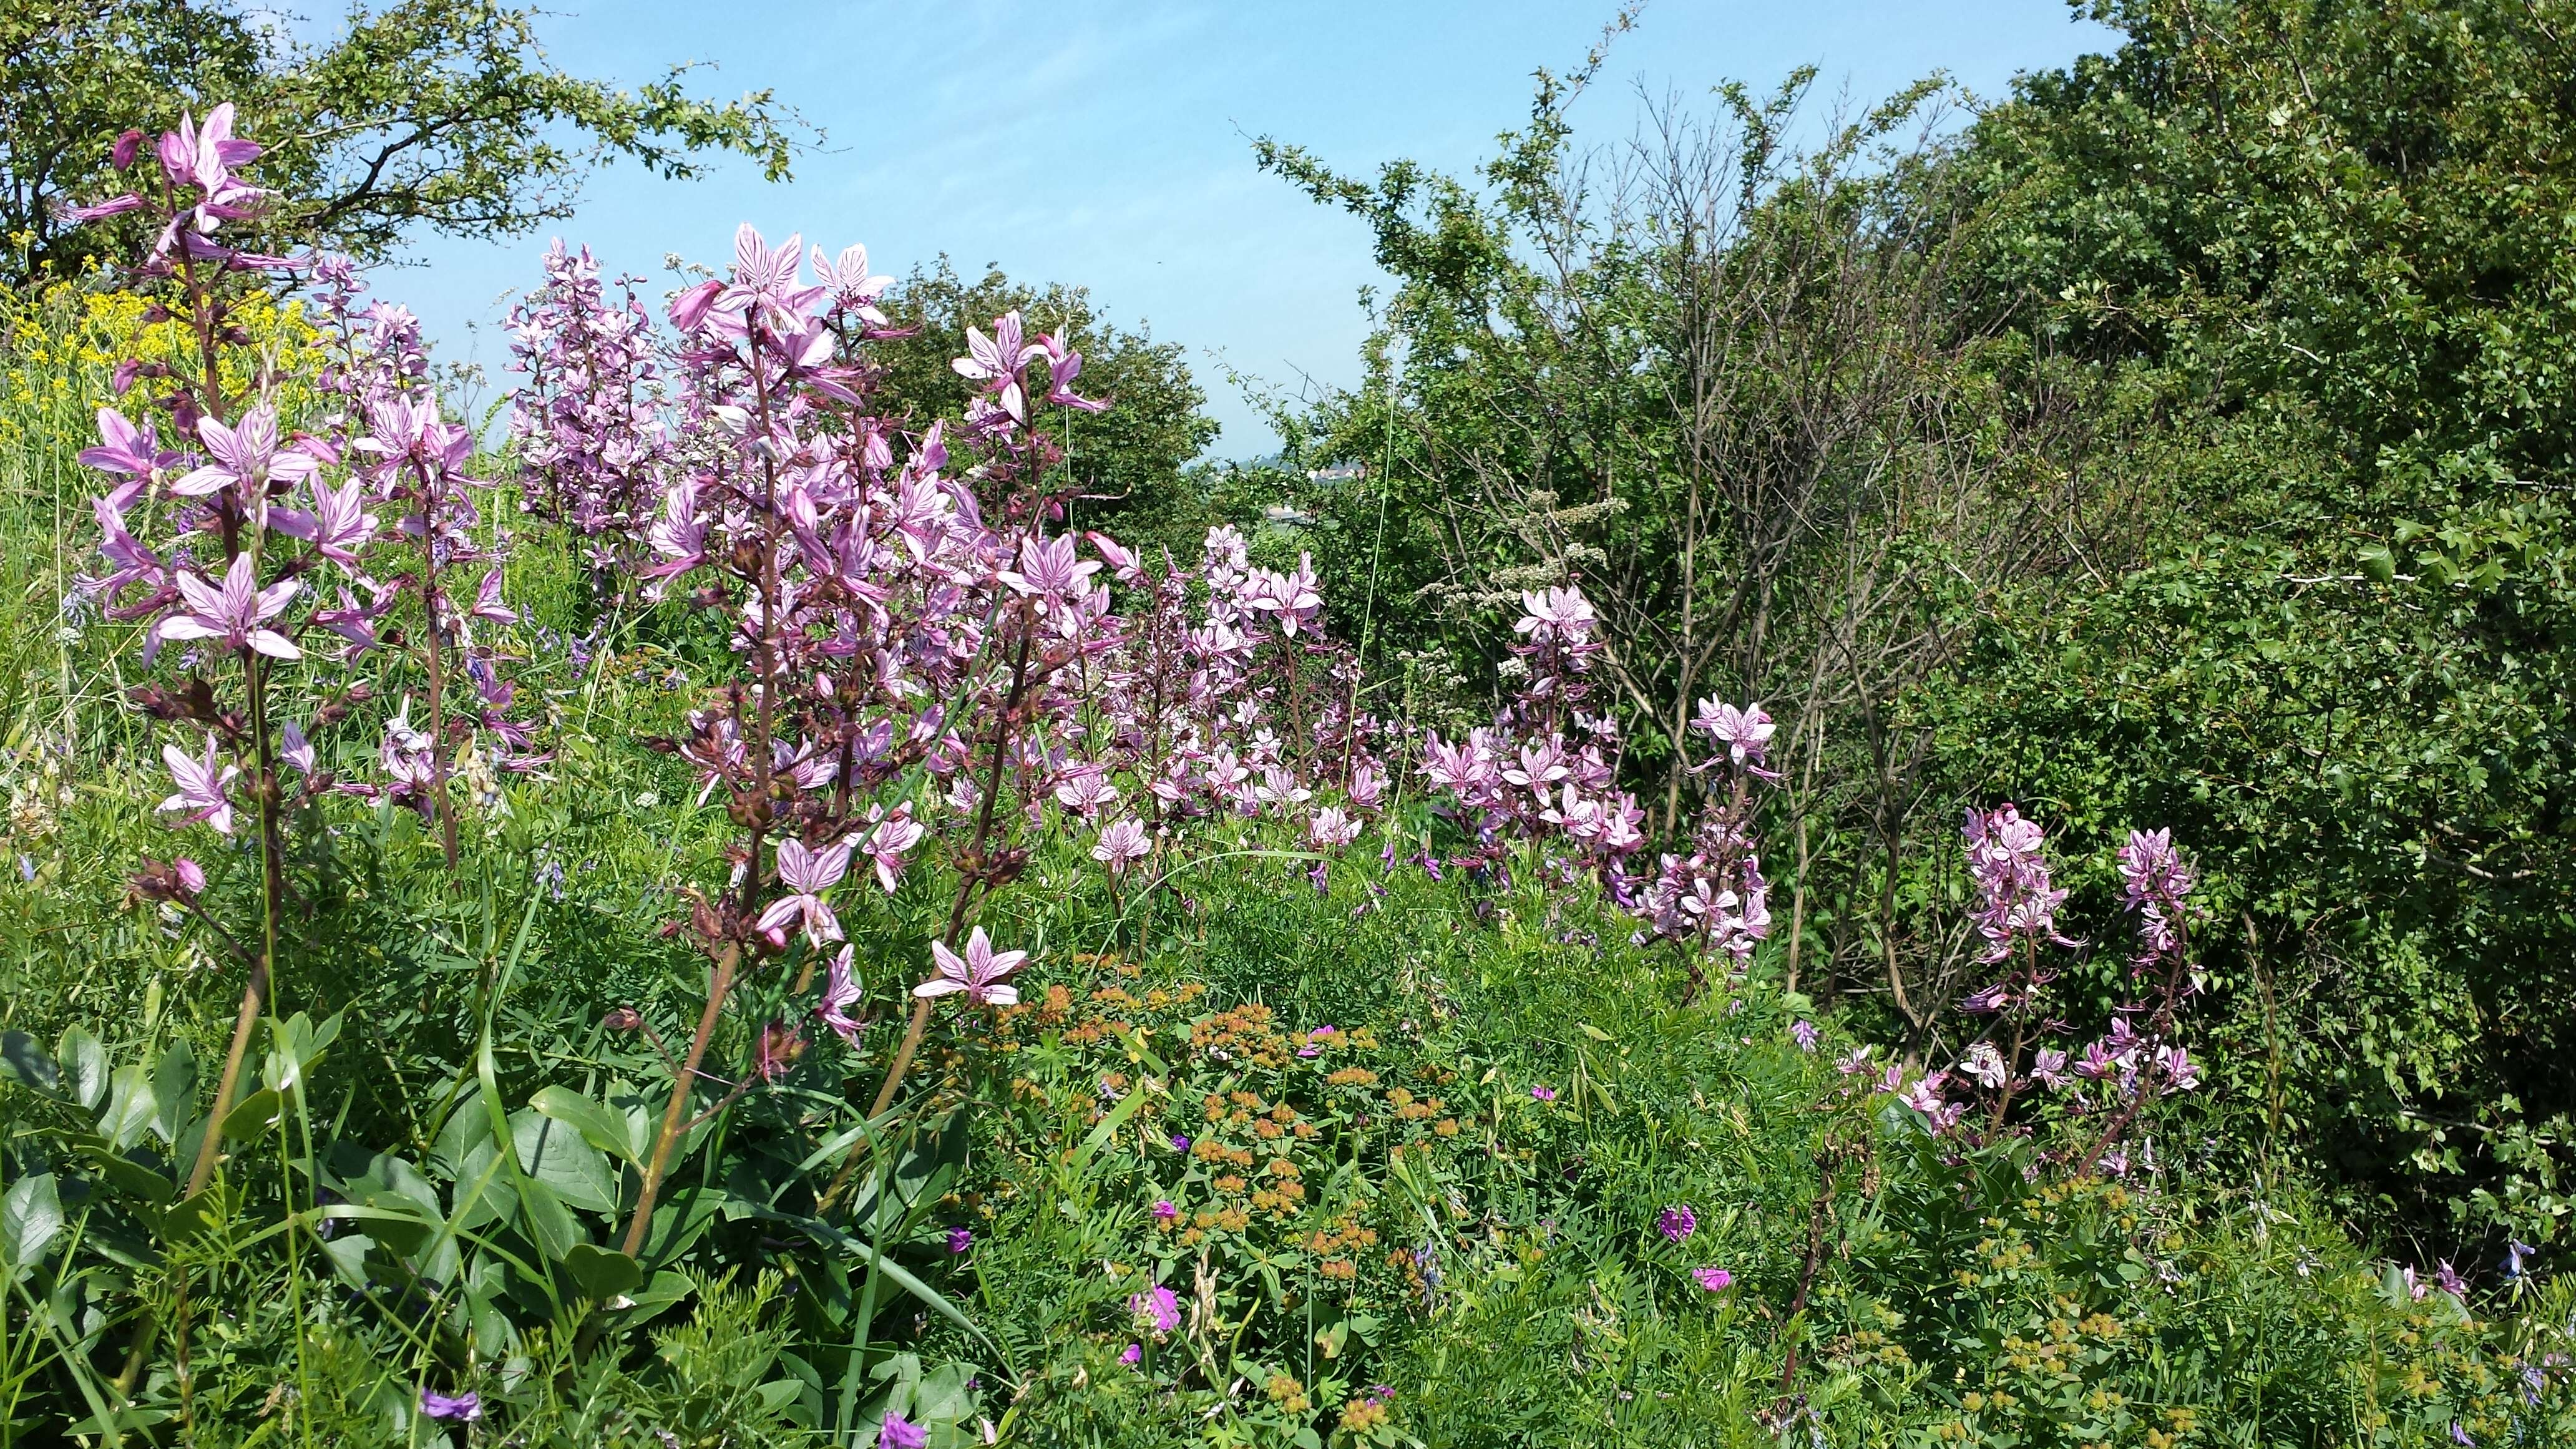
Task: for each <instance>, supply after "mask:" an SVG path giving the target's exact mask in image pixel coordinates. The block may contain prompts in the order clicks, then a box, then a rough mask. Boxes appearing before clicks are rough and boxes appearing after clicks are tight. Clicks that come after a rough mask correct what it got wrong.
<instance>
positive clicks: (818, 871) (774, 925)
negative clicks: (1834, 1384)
mask: <svg viewBox="0 0 2576 1449" xmlns="http://www.w3.org/2000/svg"><path fill="white" fill-rule="evenodd" d="M777 865H778V880H779V883H780V884H781V885H784V886H786V887H787V888H788V889H789V890H790V891H793V892H795V894H793V895H790V896H787V897H785V898H784V899H782V900H778V901H774V902H772V903H771V904H770V907H769V909H768V910H765V911H763V912H761V913H760V921H759V928H760V929H761V930H762V931H763V932H765V933H766V934H767V935H768V937H769V939H770V940H771V941H772V942H774V943H779V944H784V943H785V942H786V939H787V927H788V926H790V925H791V924H795V923H798V922H801V923H803V925H804V928H805V939H806V940H807V941H809V942H811V943H812V944H814V945H817V946H819V945H821V944H822V943H823V942H825V941H837V940H840V939H841V922H840V919H839V918H838V917H836V916H834V915H833V914H832V908H831V907H830V906H828V905H825V904H824V903H823V895H822V893H823V892H825V891H827V890H830V889H831V888H832V887H834V886H836V885H839V884H840V883H841V877H842V876H843V875H845V874H847V873H848V872H849V869H850V845H849V842H848V841H842V842H841V843H840V844H838V845H830V846H826V847H824V848H823V849H821V850H809V849H807V848H806V846H805V842H803V841H801V840H797V839H794V838H792V837H791V838H789V839H786V840H782V841H780V842H778V861H777Z"/></svg>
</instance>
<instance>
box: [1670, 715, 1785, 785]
mask: <svg viewBox="0 0 2576 1449" xmlns="http://www.w3.org/2000/svg"><path fill="white" fill-rule="evenodd" d="M1691 726H1692V727H1693V728H1695V729H1700V730H1705V731H1707V732H1708V734H1709V735H1710V737H1711V738H1713V739H1715V740H1716V741H1717V742H1718V743H1719V744H1721V745H1724V746H1726V757H1727V758H1728V759H1730V760H1733V761H1734V762H1735V763H1737V764H1739V765H1751V766H1753V767H1754V770H1755V773H1756V774H1761V773H1762V771H1761V769H1760V766H1761V764H1762V756H1763V753H1764V752H1765V751H1766V750H1768V749H1769V748H1770V747H1771V735H1772V733H1773V732H1774V731H1775V730H1777V729H1778V728H1779V726H1777V725H1775V724H1773V723H1772V722H1771V716H1769V715H1768V714H1765V713H1763V711H1762V706H1760V705H1758V704H1748V705H1746V706H1745V707H1744V708H1742V709H1737V708H1736V707H1735V706H1734V705H1731V704H1726V703H1722V702H1720V701H1719V700H1717V699H1714V698H1711V699H1703V700H1701V701H1700V702H1699V713H1698V714H1696V715H1693V716H1692V717H1691ZM1764 778H1766V779H1769V778H1773V777H1771V776H1768V775H1765V776H1764Z"/></svg>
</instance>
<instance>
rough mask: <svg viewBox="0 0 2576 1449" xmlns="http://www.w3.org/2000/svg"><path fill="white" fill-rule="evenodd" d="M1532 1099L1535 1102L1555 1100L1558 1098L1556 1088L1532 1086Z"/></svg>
mask: <svg viewBox="0 0 2576 1449" xmlns="http://www.w3.org/2000/svg"><path fill="white" fill-rule="evenodd" d="M1530 1100H1531V1101H1533V1102H1553V1101H1555V1100H1556V1088H1554V1087H1546V1086H1539V1087H1532V1088H1530Z"/></svg>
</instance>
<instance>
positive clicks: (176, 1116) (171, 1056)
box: [152, 1041, 197, 1142]
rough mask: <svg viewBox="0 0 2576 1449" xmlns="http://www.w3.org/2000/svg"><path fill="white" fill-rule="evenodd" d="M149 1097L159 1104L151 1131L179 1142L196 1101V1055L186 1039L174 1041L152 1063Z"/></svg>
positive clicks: (165, 1138)
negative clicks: (156, 1060) (150, 1095)
mask: <svg viewBox="0 0 2576 1449" xmlns="http://www.w3.org/2000/svg"><path fill="white" fill-rule="evenodd" d="M152 1096H153V1099H154V1100H155V1101H156V1102H157V1103H158V1104H159V1107H158V1110H156V1111H155V1112H154V1113H153V1114H152V1131H153V1133H154V1134H155V1135H157V1136H158V1137H160V1139H161V1140H162V1141H164V1142H176V1141H178V1140H179V1135H180V1134H181V1133H183V1132H185V1131H187V1130H188V1127H189V1125H190V1122H191V1120H192V1119H193V1118H194V1117H195V1115H196V1104H197V1054H196V1052H195V1051H194V1050H193V1049H191V1048H190V1047H189V1045H188V1044H187V1043H186V1042H184V1041H182V1042H175V1043H173V1044H172V1045H171V1047H170V1049H169V1050H168V1051H165V1052H163V1053H162V1054H161V1060H160V1061H159V1062H157V1063H155V1064H154V1065H153V1068H152Z"/></svg>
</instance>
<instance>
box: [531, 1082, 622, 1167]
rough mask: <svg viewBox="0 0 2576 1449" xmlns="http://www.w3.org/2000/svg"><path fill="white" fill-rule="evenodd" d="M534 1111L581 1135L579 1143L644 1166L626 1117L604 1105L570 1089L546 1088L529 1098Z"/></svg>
mask: <svg viewBox="0 0 2576 1449" xmlns="http://www.w3.org/2000/svg"><path fill="white" fill-rule="evenodd" d="M528 1105H529V1106H530V1107H531V1108H533V1109H535V1110H536V1111H537V1112H540V1113H542V1114H544V1115H545V1116H548V1117H551V1118H553V1119H554V1120H556V1121H558V1122H561V1123H563V1124H564V1125H565V1126H567V1127H570V1128H572V1129H573V1130H574V1131H576V1132H579V1133H580V1134H581V1137H582V1140H583V1141H585V1142H587V1143H589V1144H590V1145H591V1146H593V1147H596V1148H598V1149H599V1150H600V1151H602V1152H606V1153H610V1154H612V1155H614V1156H616V1157H618V1158H621V1159H623V1160H624V1161H627V1162H631V1163H633V1164H635V1165H636V1166H637V1167H641V1166H643V1165H644V1159H643V1154H642V1153H641V1151H639V1150H638V1148H637V1146H636V1144H635V1142H634V1140H633V1137H632V1135H631V1134H630V1133H629V1132H628V1131H627V1130H626V1129H627V1121H626V1118H625V1117H623V1116H622V1115H620V1114H619V1113H617V1112H616V1111H614V1110H612V1109H611V1108H609V1107H608V1106H607V1105H606V1104H605V1103H601V1102H594V1101H592V1100H591V1099H590V1098H588V1097H585V1096H583V1095H582V1094H580V1093H579V1092H576V1091H573V1090H572V1089H571V1088H569V1087H545V1088H542V1089H540V1090H539V1091H538V1092H537V1094H536V1095H535V1096H533V1097H530V1098H529V1099H528Z"/></svg>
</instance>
